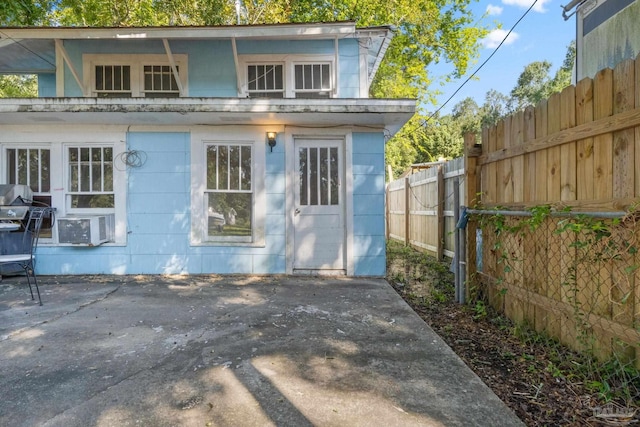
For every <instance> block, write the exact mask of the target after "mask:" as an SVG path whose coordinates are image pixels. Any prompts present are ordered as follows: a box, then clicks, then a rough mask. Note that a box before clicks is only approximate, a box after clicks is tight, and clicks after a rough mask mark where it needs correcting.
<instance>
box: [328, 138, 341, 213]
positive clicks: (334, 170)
mask: <svg viewBox="0 0 640 427" xmlns="http://www.w3.org/2000/svg"><path fill="white" fill-rule="evenodd" d="M338 167H339V163H338V147H331V149H330V155H329V171H330V178H331V185H330V187H331V204H332V205H337V204H339V203H340V196H339V194H340V192H339V191H338V187H339V184H340V181H339V176H338Z"/></svg>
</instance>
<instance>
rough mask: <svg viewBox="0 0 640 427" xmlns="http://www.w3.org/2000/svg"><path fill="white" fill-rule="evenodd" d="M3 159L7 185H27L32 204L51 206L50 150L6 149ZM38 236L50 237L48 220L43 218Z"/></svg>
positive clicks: (47, 148) (44, 148)
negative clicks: (31, 193) (31, 195)
mask: <svg viewBox="0 0 640 427" xmlns="http://www.w3.org/2000/svg"><path fill="white" fill-rule="evenodd" d="M5 159H6V172H7V180H6V182H7V184H19V185H28V186H29V188H31V191H32V192H33V204H35V205H40V204H44V205H47V206H51V173H50V172H51V149H50V148H49V147H42V148H36V147H31V148H17V147H16V148H13V147H8V148H7V149H6V150H5ZM40 236H41V237H43V238H50V237H51V220H50V218H45V220H44V222H43V228H42V232H41V234H40Z"/></svg>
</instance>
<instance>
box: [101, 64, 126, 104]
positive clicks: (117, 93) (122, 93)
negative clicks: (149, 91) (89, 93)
mask: <svg viewBox="0 0 640 427" xmlns="http://www.w3.org/2000/svg"><path fill="white" fill-rule="evenodd" d="M94 82H95V87H94V90H95V92H96V94H97V95H98V96H99V97H101V98H111V97H115V98H118V97H119V98H121V97H130V96H131V66H129V65H96V67H95V77H94Z"/></svg>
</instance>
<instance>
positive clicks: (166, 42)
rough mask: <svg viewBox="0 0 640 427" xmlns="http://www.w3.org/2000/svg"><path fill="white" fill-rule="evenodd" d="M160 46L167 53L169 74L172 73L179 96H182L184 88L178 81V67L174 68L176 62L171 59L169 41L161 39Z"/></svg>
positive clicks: (180, 81) (179, 80)
mask: <svg viewBox="0 0 640 427" xmlns="http://www.w3.org/2000/svg"><path fill="white" fill-rule="evenodd" d="M162 44H163V45H164V50H165V52H167V57H168V58H169V65H171V72H172V73H173V78H174V79H175V80H176V84H177V85H178V90H179V91H180V96H184V88H183V87H182V80H181V79H180V73H178V67H177V66H176V61H175V59H174V58H173V53H172V52H171V47H170V46H169V40H167V39H162Z"/></svg>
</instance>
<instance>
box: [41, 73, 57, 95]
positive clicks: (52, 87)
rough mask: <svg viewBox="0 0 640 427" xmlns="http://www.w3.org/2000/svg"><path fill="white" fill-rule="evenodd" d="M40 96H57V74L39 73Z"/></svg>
mask: <svg viewBox="0 0 640 427" xmlns="http://www.w3.org/2000/svg"><path fill="white" fill-rule="evenodd" d="M38 96H39V97H40V98H53V97H55V96H56V75H55V74H38Z"/></svg>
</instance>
